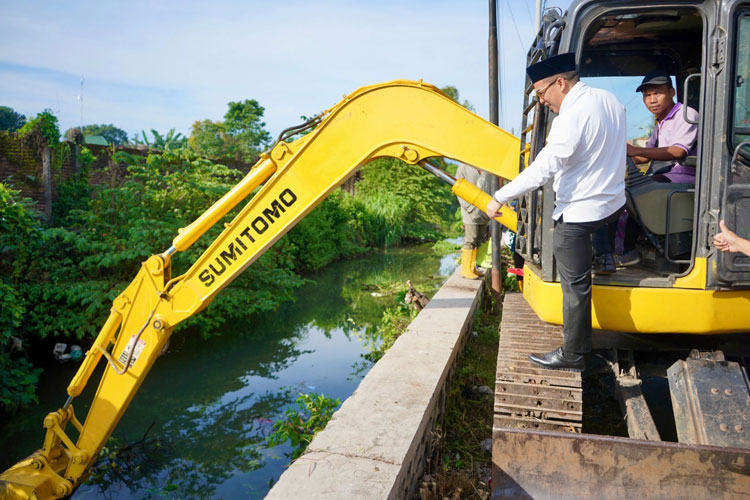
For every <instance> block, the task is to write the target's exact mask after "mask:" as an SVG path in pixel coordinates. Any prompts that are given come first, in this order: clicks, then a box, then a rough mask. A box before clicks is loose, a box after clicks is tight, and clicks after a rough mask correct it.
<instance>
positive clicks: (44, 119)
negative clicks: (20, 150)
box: [18, 109, 62, 223]
mask: <svg viewBox="0 0 750 500" xmlns="http://www.w3.org/2000/svg"><path fill="white" fill-rule="evenodd" d="M18 135H20V136H21V137H30V138H31V140H33V141H34V142H35V143H36V144H37V145H38V147H39V149H40V150H41V151H42V185H43V186H44V217H45V219H46V220H47V222H48V223H51V222H52V153H53V151H56V152H60V149H59V145H60V128H59V126H58V123H57V117H56V116H55V115H53V114H52V111H51V110H49V109H45V110H44V111H42V112H41V113H39V114H37V115H36V117H34V118H32V119H31V120H30V121H29V122H28V123H26V124H25V125H24V126H23V127H21V128H20V129H19V130H18ZM56 158H57V159H58V160H60V163H62V161H61V158H60V157H56Z"/></svg>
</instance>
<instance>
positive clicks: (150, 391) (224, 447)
mask: <svg viewBox="0 0 750 500" xmlns="http://www.w3.org/2000/svg"><path fill="white" fill-rule="evenodd" d="M455 267H456V261H455V256H453V255H450V256H446V257H443V258H441V257H440V256H437V255H435V254H434V253H433V252H432V250H431V247H430V246H422V247H412V248H406V249H392V250H389V251H388V252H386V253H381V254H377V255H372V256H368V257H366V258H362V259H357V260H352V261H347V262H343V263H339V264H336V265H334V266H331V267H330V268H329V269H327V270H324V271H323V272H321V273H319V274H316V275H313V276H311V277H310V278H311V279H312V280H314V283H310V284H308V285H305V286H304V287H303V288H301V289H300V290H298V293H297V299H296V301H295V302H293V303H289V304H286V305H284V306H282V307H281V308H280V309H279V311H277V312H276V313H273V314H265V315H262V316H260V317H258V318H256V319H255V320H254V321H253V323H252V324H235V325H233V326H232V328H231V329H228V330H226V331H223V332H221V335H220V336H216V337H214V338H211V339H209V340H204V339H202V338H200V336H198V335H195V334H191V333H190V332H183V333H178V334H175V335H174V336H173V337H172V340H171V345H170V347H169V352H168V353H167V355H165V356H163V357H162V358H160V359H159V361H158V362H157V363H156V364H155V365H154V367H153V368H152V370H151V373H150V374H149V376H148V378H147V379H146V380H145V382H144V383H143V386H142V387H141V389H140V391H139V392H138V394H137V395H136V397H135V398H134V400H133V403H132V404H131V406H130V408H129V409H128V411H127V412H126V414H125V416H124V417H123V419H122V421H121V422H120V424H119V425H118V427H117V430H116V431H115V433H114V436H113V439H114V440H115V442H116V443H118V444H126V443H134V442H139V443H140V445H139V446H136V447H132V448H129V449H126V451H125V452H124V453H123V454H121V455H120V456H119V457H116V458H115V463H117V464H118V467H117V468H116V469H112V468H111V467H108V466H107V464H108V462H107V459H103V460H100V461H99V463H98V466H97V473H95V474H94V481H92V482H90V483H89V484H85V485H83V486H82V487H81V488H79V489H78V490H77V492H76V493H75V495H74V496H73V498H75V499H88V498H92V499H93V498H111V499H126V498H127V499H130V498H151V497H167V498H182V499H185V498H262V497H263V496H264V495H265V494H266V492H267V491H268V489H269V486H270V485H271V484H272V483H273V482H274V481H276V480H277V479H278V477H279V476H280V475H281V473H282V472H283V470H284V468H285V466H286V465H287V458H286V456H287V454H289V453H290V451H291V450H290V447H288V445H283V446H279V447H275V448H271V449H268V448H265V447H264V446H263V443H264V441H265V438H266V436H267V435H268V434H269V433H270V432H271V427H272V423H273V420H274V419H276V418H278V417H279V416H280V415H281V414H282V413H283V412H284V410H285V408H286V407H287V406H289V405H293V404H294V400H295V399H296V397H297V393H299V392H318V393H324V394H325V395H326V396H329V397H331V398H341V400H342V401H343V400H344V399H346V398H347V397H348V396H349V395H350V394H351V393H352V392H354V389H355V388H356V387H357V385H358V384H359V381H360V380H361V378H362V377H363V376H364V375H365V374H366V372H367V371H368V370H369V368H370V365H369V363H368V362H367V361H366V360H364V359H363V358H362V357H361V355H362V354H363V352H364V347H363V343H362V341H361V340H360V338H364V335H362V333H363V332H364V331H365V330H366V329H367V328H368V327H370V329H372V328H373V326H375V325H377V323H378V322H379V321H380V319H381V317H382V314H383V311H384V309H385V308H387V307H389V306H392V305H393V303H394V295H386V296H384V297H378V296H377V295H379V294H377V293H375V294H374V293H372V292H371V290H372V289H373V286H374V287H375V288H377V286H379V285H381V284H386V283H389V282H394V281H395V282H400V283H405V282H406V280H407V279H410V280H411V281H412V283H413V284H414V285H415V286H416V287H417V288H418V289H419V290H421V291H425V292H428V295H432V293H433V292H434V291H435V290H436V289H437V288H438V287H439V286H440V284H442V282H443V281H444V280H445V279H446V277H447V276H448V275H449V274H450V273H451V272H452V271H453V269H455ZM363 285H370V286H367V287H365V288H366V290H363ZM75 368H76V367H75V366H72V365H64V366H50V367H48V369H47V370H46V371H45V373H44V374H43V375H42V380H41V384H43V385H42V386H40V388H39V397H40V404H39V405H38V406H37V407H35V408H33V409H31V410H29V411H26V412H24V413H23V414H22V415H17V416H16V417H15V418H13V419H11V420H10V421H4V422H2V423H0V446H2V448H1V449H3V457H0V467H2V469H5V468H7V467H8V466H9V465H11V464H12V462H14V461H15V460H18V459H20V458H22V457H23V456H24V455H26V454H28V453H29V452H31V451H32V450H34V449H36V448H38V447H39V446H40V445H41V444H42V443H41V441H42V439H43V433H42V430H41V422H42V419H43V417H44V415H45V414H46V413H47V412H48V411H50V410H52V409H54V408H57V407H58V405H59V404H60V403H62V399H63V398H64V396H65V389H64V387H65V385H66V384H67V381H69V380H70V378H71V377H72V375H73V373H74V371H75ZM100 370H101V367H100ZM99 374H100V372H99ZM97 379H98V377H97V375H95V376H94V377H92V381H93V380H97ZM90 385H91V387H88V388H87V390H86V391H85V393H84V394H83V395H82V396H81V397H79V398H78V399H77V400H76V401H75V403H74V404H75V407H76V408H77V409H78V413H79V415H80V414H84V413H85V411H86V410H87V408H88V404H87V402H88V401H90V400H91V398H92V395H93V392H94V390H95V387H94V385H95V384H94V383H93V382H92V384H90ZM37 423H38V425H37Z"/></svg>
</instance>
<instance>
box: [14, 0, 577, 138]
mask: <svg viewBox="0 0 750 500" xmlns="http://www.w3.org/2000/svg"><path fill="white" fill-rule="evenodd" d="M497 4H498V10H499V14H498V18H499V22H498V24H499V31H500V35H499V36H500V54H501V61H500V66H501V69H502V81H501V99H502V116H501V126H502V127H503V128H505V129H507V130H509V131H511V129H513V130H515V131H517V130H518V128H519V126H520V119H521V118H520V111H521V102H522V91H523V90H522V86H523V83H524V73H523V70H522V68H524V67H525V55H526V52H527V50H528V47H529V45H530V43H531V40H532V39H533V31H534V30H533V24H532V19H533V18H534V14H535V2H534V0H497ZM568 4H569V1H567V0H558V2H557V3H555V1H554V0H550V1H548V2H547V6H548V7H551V6H562V7H563V8H567V6H568ZM488 11H489V8H488V2H487V1H486V0H482V1H478V0H472V1H468V0H467V1H455V0H454V1H447V0H429V1H428V0H377V1H375V0H371V1H346V0H320V1H316V2H310V1H301V0H287V1H284V2H269V1H259V0H245V1H241V0H214V1H211V2H205V1H193V0H185V1H180V2H177V1H174V2H167V1H144V0H131V1H128V2H124V1H118V0H115V1H107V2H102V1H100V0H97V1H88V0H82V1H76V2H59V1H51V0H38V1H17V0H0V105H3V106H10V107H11V108H13V109H14V110H16V111H17V112H19V113H22V114H24V115H26V117H27V118H30V117H33V116H35V115H36V114H37V113H39V112H40V111H42V110H44V109H50V110H52V111H53V113H54V114H55V115H56V116H57V117H58V119H59V121H60V129H61V132H64V131H65V130H67V129H68V128H70V127H74V126H79V125H81V124H83V125H86V124H94V123H97V124H98V123H106V124H109V123H112V124H114V125H115V126H117V127H119V128H121V129H123V130H125V131H126V132H128V135H129V136H131V137H132V136H133V135H134V134H136V133H138V132H140V131H141V130H147V131H148V130H150V129H152V128H153V129H156V130H157V131H159V132H160V133H166V132H167V131H168V130H169V129H171V128H174V129H175V130H176V131H177V132H181V133H183V134H185V135H189V133H190V129H191V126H192V124H193V122H195V121H197V120H204V119H209V120H214V121H217V120H222V119H223V116H224V114H225V113H226V111H227V103H228V102H230V101H239V100H244V99H256V100H257V101H258V102H259V103H260V104H261V106H263V107H264V108H265V115H264V120H265V122H266V128H267V129H268V130H269V131H270V132H271V134H272V136H274V137H275V136H276V135H278V133H279V132H280V131H281V130H282V129H284V128H286V127H289V126H292V125H296V124H298V123H300V122H301V120H300V116H302V115H304V116H312V115H315V114H317V113H319V112H320V111H322V110H324V109H327V108H329V107H331V106H332V105H334V104H335V103H337V102H338V101H339V100H340V99H341V97H342V96H343V95H345V94H348V93H350V92H352V91H353V90H355V89H357V88H358V87H361V86H365V85H371V84H373V83H379V82H385V81H390V80H395V79H411V80H418V79H423V80H424V81H426V82H429V83H432V84H435V85H437V86H438V87H442V86H445V85H453V86H455V87H456V88H457V89H458V90H459V93H460V98H461V100H462V101H463V100H464V99H466V100H468V101H469V102H470V103H472V104H473V105H474V107H475V108H476V112H477V114H479V115H480V116H482V117H484V118H488V116H489V108H488V106H489V97H488V95H489V90H488V89H489V84H488V70H487V47H488ZM82 78H83V86H82V85H81V79H82ZM81 95H82V96H83V99H82V100H81V98H80V96H81Z"/></svg>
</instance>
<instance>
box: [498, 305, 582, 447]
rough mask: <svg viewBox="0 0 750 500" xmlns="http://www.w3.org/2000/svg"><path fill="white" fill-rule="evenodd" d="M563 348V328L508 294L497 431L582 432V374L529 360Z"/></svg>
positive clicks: (500, 358) (500, 356) (502, 335)
mask: <svg viewBox="0 0 750 500" xmlns="http://www.w3.org/2000/svg"><path fill="white" fill-rule="evenodd" d="M561 344H562V327H560V326H555V325H550V324H548V323H545V322H543V321H541V320H540V319H539V318H537V316H536V314H535V313H534V311H533V310H532V309H531V307H529V305H528V304H527V303H526V301H525V300H524V298H523V295H522V294H520V293H506V294H505V300H504V301H503V320H502V323H501V325H500V345H499V348H498V355H497V372H496V376H495V417H494V422H493V427H494V428H495V429H497V428H522V429H540V430H555V431H568V432H576V433H580V432H581V422H582V417H583V409H582V407H583V390H582V388H581V374H580V373H573V372H565V371H559V370H546V369H544V368H539V367H537V365H535V364H534V363H532V362H531V361H529V360H528V359H527V356H528V354H529V353H532V352H533V353H544V352H548V351H551V350H553V349H555V348H557V347H559V346H560V345H561Z"/></svg>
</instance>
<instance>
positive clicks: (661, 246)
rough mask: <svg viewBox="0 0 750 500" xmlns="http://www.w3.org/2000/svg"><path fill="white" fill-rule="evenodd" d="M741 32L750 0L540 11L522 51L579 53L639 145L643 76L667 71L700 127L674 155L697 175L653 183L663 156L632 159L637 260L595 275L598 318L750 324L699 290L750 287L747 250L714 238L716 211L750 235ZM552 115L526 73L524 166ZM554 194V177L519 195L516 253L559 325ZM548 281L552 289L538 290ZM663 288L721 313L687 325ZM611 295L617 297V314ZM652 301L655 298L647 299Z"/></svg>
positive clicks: (543, 309)
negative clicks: (690, 144) (621, 108)
mask: <svg viewBox="0 0 750 500" xmlns="http://www.w3.org/2000/svg"><path fill="white" fill-rule="evenodd" d="M748 42H750V5H748V4H747V3H746V2H745V3H743V2H739V1H724V2H718V3H717V2H708V1H706V2H693V3H690V4H687V3H684V2H673V3H670V2H666V3H659V4H658V5H657V4H654V3H653V2H644V1H631V0H628V1H604V2H602V1H590V0H588V1H584V0H581V1H577V2H574V3H573V4H572V5H571V7H570V9H569V11H568V12H567V13H566V15H565V16H562V15H561V14H559V13H557V12H555V11H553V10H549V11H547V13H546V15H545V19H544V23H543V26H542V29H541V31H540V33H539V36H538V37H537V39H536V41H535V43H534V45H533V47H532V49H531V50H530V51H529V53H528V60H527V63H528V64H529V65H530V64H533V63H535V62H537V61H539V60H541V59H545V58H547V57H551V56H553V55H555V54H559V53H564V52H575V53H576V58H577V62H578V68H579V74H580V77H581V80H582V81H583V82H586V83H587V84H588V85H590V86H593V87H598V88H604V89H607V90H609V91H611V92H613V93H614V94H615V95H617V97H618V98H619V99H620V101H621V102H622V103H623V104H624V105H625V107H626V110H627V119H628V130H627V131H628V139H629V140H631V141H633V142H634V143H636V144H638V143H640V144H641V145H643V144H644V143H645V141H646V139H648V137H649V136H650V135H651V132H652V130H653V128H654V127H655V123H654V115H653V114H652V113H651V112H650V111H649V110H648V109H647V108H646V107H645V106H644V103H643V100H642V96H641V94H640V93H637V92H636V88H637V87H638V85H639V84H640V83H641V81H642V79H643V76H644V75H646V74H647V73H649V72H651V71H654V70H657V69H658V70H663V71H665V72H667V73H668V74H669V75H670V77H671V79H672V86H673V87H674V89H675V101H676V102H679V103H682V104H683V105H682V107H681V109H679V110H678V111H677V113H682V118H683V119H684V120H685V121H688V122H690V123H695V125H696V127H697V140H696V144H695V147H694V148H692V149H691V153H690V154H689V155H688V156H687V157H685V158H684V159H683V160H681V161H680V163H681V164H682V165H685V166H688V167H693V168H695V172H696V175H695V182H694V183H692V182H657V181H656V180H655V178H654V177H652V176H651V175H649V174H651V173H652V172H654V171H658V169H659V168H661V167H663V166H664V165H658V164H657V162H653V164H652V165H646V164H644V165H635V164H633V163H632V161H631V160H627V161H628V167H627V176H626V194H627V211H628V217H629V218H630V219H631V223H632V222H635V227H636V228H637V229H638V231H639V233H640V236H639V237H638V240H637V243H636V249H637V250H638V252H639V254H640V262H639V263H638V264H636V265H632V266H629V267H626V268H622V267H621V268H619V269H618V270H617V272H615V273H613V274H609V275H603V276H597V277H596V278H595V280H594V299H593V300H594V318H593V319H594V326H595V327H598V328H602V329H608V330H616V331H630V332H638V333H672V332H674V333H677V332H683V333H695V334H717V333H729V332H741V331H746V330H747V329H748V325H747V324H746V323H745V322H743V321H741V320H738V321H735V322H724V320H723V319H721V318H727V317H728V316H734V315H736V314H737V312H736V311H732V310H729V309H727V310H726V311H724V310H720V309H721V307H719V308H718V309H717V308H716V305H717V301H716V300H715V298H713V297H712V296H709V295H707V294H706V292H708V291H709V290H730V289H731V290H740V289H746V288H747V287H748V286H750V258H748V257H747V256H744V255H741V254H722V253H721V252H717V251H716V249H715V248H714V247H713V245H712V241H713V236H714V234H716V233H717V232H718V231H719V229H718V226H719V220H721V219H723V220H725V222H726V223H727V225H728V227H729V228H730V229H732V230H733V231H735V232H736V233H737V234H739V235H741V236H744V237H748V236H750V217H748V213H750V172H749V171H748V168H750V167H749V166H748V162H749V161H750V160H749V159H748V156H750V128H748V126H749V125H750V120H749V119H748V117H750V114H749V113H750V111H748V109H750V108H748V102H750V84H748V83H746V78H747V75H748V73H750V56H749V55H748V53H747V46H748ZM689 108H692V109H693V110H695V111H696V112H697V119H696V118H695V113H692V112H690V116H688V114H689V112H688V109H689ZM553 118H554V114H553V113H552V112H551V111H550V110H548V109H546V108H544V107H543V106H541V105H538V104H537V103H536V102H535V100H534V99H533V87H532V85H531V84H530V83H529V82H528V81H527V86H526V95H525V102H524V108H523V117H522V127H521V130H522V137H521V142H522V149H521V157H520V168H521V169H523V168H525V167H526V166H527V165H528V164H529V163H530V161H532V160H533V158H534V157H535V155H536V154H537V153H538V152H539V151H540V150H541V148H542V147H543V146H544V142H545V137H546V135H547V133H548V131H549V127H550V124H551V122H552V120H553ZM623 161H626V160H625V159H623ZM554 200H555V193H554V191H553V190H552V186H551V183H549V184H548V185H546V186H544V187H542V188H540V189H538V190H536V191H533V192H531V193H529V194H528V195H526V196H525V197H524V198H523V199H522V200H520V204H519V210H518V214H519V222H518V237H517V239H516V252H517V253H518V254H520V255H521V256H522V257H523V258H524V259H525V261H526V268H527V272H526V274H525V278H524V279H525V282H526V283H527V284H528V283H529V282H531V283H532V284H536V285H538V286H535V287H533V288H534V291H533V292H531V291H529V292H526V291H525V293H524V295H525V297H526V298H527V300H528V301H529V302H530V303H531V305H532V308H533V309H534V310H535V312H537V314H539V315H540V317H542V319H544V320H546V321H549V322H553V323H558V324H559V323H561V320H562V318H561V317H560V315H559V314H556V313H555V312H554V311H555V310H557V309H559V304H560V294H559V293H551V292H552V287H551V285H553V284H557V282H558V281H559V279H558V276H557V271H556V267H555V262H554V257H553V252H552V228H553V226H552V224H553V221H552V218H551V214H552V211H553V209H554ZM623 222H624V221H623ZM622 229H623V228H622V227H621V228H620V231H622ZM613 250H614V249H613ZM545 289H546V290H549V292H550V293H544V291H543V290H545ZM668 289H671V290H675V289H681V290H682V289H687V290H695V291H696V292H697V293H694V294H691V295H690V297H691V299H690V300H697V301H698V302H693V303H692V305H693V306H694V307H699V308H702V307H704V305H705V308H706V310H708V311H711V312H710V313H709V314H710V315H711V316H712V317H713V318H720V319H719V320H717V321H711V322H706V323H704V324H702V325H701V326H697V325H695V324H693V326H692V327H691V326H690V325H689V324H688V323H690V322H692V320H688V321H685V322H684V324H683V323H681V322H679V321H678V322H675V321H674V315H673V314H664V313H663V311H664V310H670V305H669V304H667V303H666V302H665V301H668V298H669V297H670V293H669V292H666V290H668ZM672 295H673V294H672ZM636 296H641V297H643V299H644V302H643V304H640V303H639V301H637V300H634V299H635V297H636ZM615 303H617V304H619V305H620V306H622V307H619V312H618V308H617V307H615V306H614V304H615ZM657 303H660V304H661V305H662V307H661V308H659V307H654V304H657ZM649 304H650V305H649ZM712 304H713V305H712ZM622 311H625V312H624V313H623V312H622ZM743 311H745V309H744V307H743ZM745 312H746V313H748V314H750V311H745ZM685 317H686V318H687V317H688V316H685ZM647 318H648V319H647ZM730 323H732V324H730Z"/></svg>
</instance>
